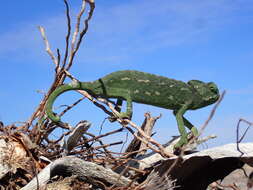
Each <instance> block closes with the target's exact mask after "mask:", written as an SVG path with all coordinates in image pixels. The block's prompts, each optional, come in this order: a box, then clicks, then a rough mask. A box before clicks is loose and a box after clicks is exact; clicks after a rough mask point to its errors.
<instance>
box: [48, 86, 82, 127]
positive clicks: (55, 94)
mask: <svg viewBox="0 0 253 190" xmlns="http://www.w3.org/2000/svg"><path fill="white" fill-rule="evenodd" d="M80 89H81V83H80V82H75V83H70V84H64V85H61V86H59V87H58V88H56V89H55V90H54V91H53V92H52V93H51V94H50V96H49V98H48V101H47V104H46V107H45V111H46V115H47V117H48V118H49V119H51V120H52V121H53V122H59V121H60V117H59V116H58V115H56V114H54V113H53V111H52V108H53V103H54V101H55V99H56V98H57V97H58V96H59V95H60V94H62V93H64V92H66V91H69V90H80Z"/></svg>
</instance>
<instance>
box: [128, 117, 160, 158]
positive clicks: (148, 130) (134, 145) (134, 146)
mask: <svg viewBox="0 0 253 190" xmlns="http://www.w3.org/2000/svg"><path fill="white" fill-rule="evenodd" d="M144 116H145V119H144V121H143V123H142V125H141V129H142V130H143V131H144V132H145V134H146V135H147V136H152V130H153V127H154V125H155V123H156V121H157V119H159V118H160V117H161V116H158V117H152V116H151V114H150V113H145V115H144ZM137 135H138V136H139V137H141V135H140V133H139V132H138V133H137ZM147 149H148V147H147V145H146V144H145V143H143V142H142V141H140V140H139V139H138V138H137V137H134V139H133V140H132V141H131V143H130V144H129V145H128V147H127V148H126V150H125V152H135V151H138V150H141V151H139V152H135V153H132V154H130V155H129V157H131V158H134V157H135V156H138V155H144V154H145V153H146V152H147Z"/></svg>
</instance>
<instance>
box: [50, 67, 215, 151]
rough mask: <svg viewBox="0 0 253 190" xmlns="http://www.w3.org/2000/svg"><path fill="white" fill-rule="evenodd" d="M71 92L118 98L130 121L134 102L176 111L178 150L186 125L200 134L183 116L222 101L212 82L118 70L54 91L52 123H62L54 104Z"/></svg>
mask: <svg viewBox="0 0 253 190" xmlns="http://www.w3.org/2000/svg"><path fill="white" fill-rule="evenodd" d="M69 90H85V91H87V92H88V93H89V94H91V95H92V96H94V97H103V98H116V99H117V100H118V101H117V103H118V104H122V101H126V102H127V109H126V112H120V115H119V117H121V118H131V116H132V102H136V103H142V104H148V105H153V106H157V107H161V108H166V109H171V110H173V113H174V115H175V117H176V120H177V125H178V129H179V132H180V135H181V138H180V140H179V142H178V143H177V144H176V145H175V147H176V148H178V147H181V146H182V145H184V144H186V143H187V142H188V140H187V132H186V129H185V127H184V126H186V127H187V128H189V129H190V130H191V131H192V133H193V135H194V136H197V135H198V131H197V129H196V128H195V127H194V126H193V125H192V124H191V123H190V122H189V121H188V120H187V119H186V118H185V117H184V116H183V115H184V113H185V112H186V111H187V110H195V109H199V108H202V107H205V106H208V105H210V104H213V103H215V102H216V101H217V100H218V99H219V90H218V88H217V86H216V85H215V84H214V83H213V82H209V83H204V82H202V81H199V80H190V81H188V82H187V83H185V82H183V81H179V80H175V79H171V78H167V77H163V76H157V75H154V74H150V73H145V72H139V71H132V70H124V71H116V72H113V73H111V74H108V75H106V76H105V77H103V78H100V79H98V80H95V81H92V82H73V83H70V84H64V85H62V86H60V87H58V88H57V89H56V90H55V91H53V93H52V94H51V95H50V96H49V99H48V102H47V104H46V115H47V116H48V117H49V118H50V119H51V120H52V121H53V122H59V121H60V118H59V117H58V116H57V115H55V114H54V113H53V111H52V106H53V103H54V101H55V99H56V98H57V97H58V96H59V95H60V94H62V93H63V92H66V91H69ZM119 111H120V110H119Z"/></svg>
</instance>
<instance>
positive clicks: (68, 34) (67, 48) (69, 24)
mask: <svg viewBox="0 0 253 190" xmlns="http://www.w3.org/2000/svg"><path fill="white" fill-rule="evenodd" d="M64 3H65V6H66V17H67V25H68V31H67V35H66V38H65V42H66V48H65V54H64V60H63V63H62V69H64V68H65V65H66V61H67V58H68V52H69V37H70V33H71V20H70V16H69V5H68V2H67V0H64Z"/></svg>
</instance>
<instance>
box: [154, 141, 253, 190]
mask: <svg viewBox="0 0 253 190" xmlns="http://www.w3.org/2000/svg"><path fill="white" fill-rule="evenodd" d="M240 150H241V151H242V152H243V153H244V154H243V155H242V154H241V153H240V152H239V151H238V150H237V144H227V145H224V146H219V147H215V148H210V149H206V150H203V151H200V152H197V153H193V154H189V155H185V156H183V157H182V159H178V158H177V157H174V158H169V159H167V160H164V161H162V162H161V163H160V164H159V165H157V166H156V167H155V169H154V172H157V174H158V175H159V176H164V175H167V174H168V170H169V169H170V172H169V175H170V177H171V178H172V179H176V180H177V185H178V186H180V187H178V188H176V189H177V190H185V189H195V190H205V189H206V188H207V186H208V185H209V184H210V183H212V182H214V181H217V180H219V179H223V178H224V177H225V176H227V175H228V174H230V173H231V172H232V171H234V170H236V169H238V168H241V167H243V165H244V164H245V163H247V164H249V165H250V166H253V143H242V144H240ZM175 161H177V163H176V164H175ZM173 164H174V167H172V165H173Z"/></svg>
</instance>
